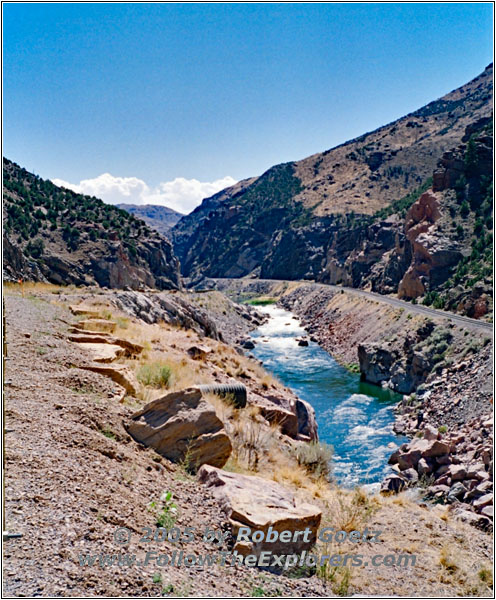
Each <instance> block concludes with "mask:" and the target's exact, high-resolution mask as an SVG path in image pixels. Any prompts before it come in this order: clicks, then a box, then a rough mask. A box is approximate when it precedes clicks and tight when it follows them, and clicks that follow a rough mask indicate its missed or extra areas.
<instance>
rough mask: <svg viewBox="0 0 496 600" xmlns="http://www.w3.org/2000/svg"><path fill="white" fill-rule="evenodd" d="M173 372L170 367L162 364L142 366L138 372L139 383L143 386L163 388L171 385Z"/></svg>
mask: <svg viewBox="0 0 496 600" xmlns="http://www.w3.org/2000/svg"><path fill="white" fill-rule="evenodd" d="M171 376H172V370H171V368H170V367H169V366H167V365H164V364H163V363H160V362H153V363H147V364H144V365H141V367H140V368H139V370H138V374H137V377H138V381H140V382H141V383H142V384H143V385H146V386H150V387H154V388H162V387H167V386H168V385H169V383H170V380H171Z"/></svg>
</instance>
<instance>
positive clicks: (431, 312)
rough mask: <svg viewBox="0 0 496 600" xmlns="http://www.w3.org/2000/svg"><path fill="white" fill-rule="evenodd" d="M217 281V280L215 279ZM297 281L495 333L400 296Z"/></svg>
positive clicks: (488, 327)
mask: <svg viewBox="0 0 496 600" xmlns="http://www.w3.org/2000/svg"><path fill="white" fill-rule="evenodd" d="M218 280H219V281H242V280H241V279H238V280H236V279H227V278H219V279H218ZM215 281H216V280H215ZM244 281H246V282H247V283H249V282H250V281H252V282H255V281H261V282H268V283H295V282H294V281H284V280H279V279H245V280H244ZM296 283H301V284H305V285H313V286H316V287H322V288H327V289H331V290H333V291H336V292H340V291H344V292H346V293H348V294H353V295H355V296H362V297H364V298H369V299H370V300H375V301H378V302H384V304H389V305H390V306H394V307H396V308H403V309H405V310H408V312H411V313H417V314H420V315H426V316H429V317H431V318H435V319H449V320H450V321H452V322H453V323H455V324H457V325H460V326H461V327H467V328H469V329H472V330H476V331H484V332H485V333H487V334H489V335H492V334H493V324H492V323H485V322H484V321H478V320H477V319H471V318H470V317H464V316H463V315H455V314H454V313H450V312H446V311H444V310H438V309H436V308H430V307H429V306H423V305H422V304H411V303H410V302H405V301H404V300H400V299H399V298H393V297H391V296H383V295H382V294H376V293H375V292H366V291H364V290H358V289H355V288H349V287H344V286H340V285H330V284H326V283H314V282H313V281H298V282H296Z"/></svg>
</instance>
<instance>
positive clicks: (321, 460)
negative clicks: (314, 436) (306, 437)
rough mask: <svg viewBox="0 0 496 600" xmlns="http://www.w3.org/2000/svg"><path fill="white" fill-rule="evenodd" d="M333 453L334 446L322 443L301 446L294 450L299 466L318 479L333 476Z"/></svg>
mask: <svg viewBox="0 0 496 600" xmlns="http://www.w3.org/2000/svg"><path fill="white" fill-rule="evenodd" d="M333 452H334V448H333V447H332V446H330V445H329V444H324V443H321V442H309V443H308V444H299V445H298V446H296V447H295V448H294V450H293V454H294V457H295V458H296V461H297V462H298V464H299V465H300V466H301V467H303V468H305V469H306V470H307V471H308V472H309V473H312V474H314V475H316V476H318V477H328V476H329V475H330V474H331V464H330V462H331V458H332V455H333Z"/></svg>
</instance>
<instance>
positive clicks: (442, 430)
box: [438, 425, 448, 433]
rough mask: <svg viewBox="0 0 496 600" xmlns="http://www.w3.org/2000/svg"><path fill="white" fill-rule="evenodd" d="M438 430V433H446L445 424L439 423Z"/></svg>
mask: <svg viewBox="0 0 496 600" xmlns="http://www.w3.org/2000/svg"><path fill="white" fill-rule="evenodd" d="M438 431H439V433H446V432H447V431H448V428H447V427H446V425H441V427H440V428H439V429H438Z"/></svg>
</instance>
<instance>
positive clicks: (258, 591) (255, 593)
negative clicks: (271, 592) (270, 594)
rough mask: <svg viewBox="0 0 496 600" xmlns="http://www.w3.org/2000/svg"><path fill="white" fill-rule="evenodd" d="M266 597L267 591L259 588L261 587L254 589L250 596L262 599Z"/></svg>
mask: <svg viewBox="0 0 496 600" xmlns="http://www.w3.org/2000/svg"><path fill="white" fill-rule="evenodd" d="M266 595H267V594H266V593H265V590H264V589H263V588H262V587H259V586H257V587H254V588H253V589H252V590H251V594H250V596H251V597H252V598H262V597H263V596H266Z"/></svg>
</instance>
